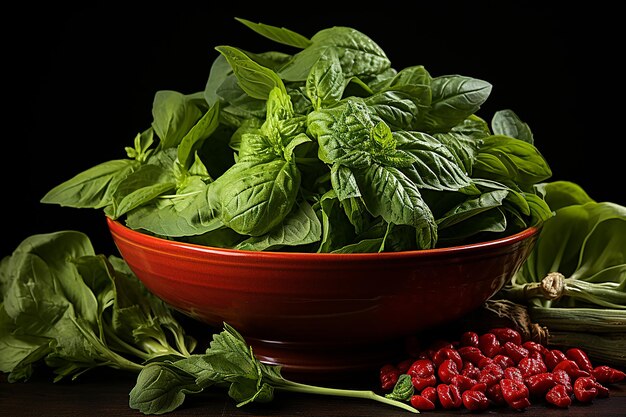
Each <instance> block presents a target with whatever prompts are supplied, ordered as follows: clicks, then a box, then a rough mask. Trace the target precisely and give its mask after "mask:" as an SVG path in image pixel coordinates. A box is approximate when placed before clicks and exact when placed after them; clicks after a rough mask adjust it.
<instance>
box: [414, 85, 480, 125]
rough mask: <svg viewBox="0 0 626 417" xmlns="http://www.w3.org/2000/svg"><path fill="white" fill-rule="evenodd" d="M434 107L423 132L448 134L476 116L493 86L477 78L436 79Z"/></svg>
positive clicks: (425, 119)
mask: <svg viewBox="0 0 626 417" xmlns="http://www.w3.org/2000/svg"><path fill="white" fill-rule="evenodd" d="M430 87H431V89H432V102H431V108H430V110H429V111H428V112H427V114H426V115H425V116H424V119H423V121H422V122H421V126H420V129H418V130H424V131H426V132H429V133H435V132H445V131H447V130H449V129H450V128H452V127H454V126H456V125H457V124H459V123H461V122H462V121H463V120H465V119H466V118H467V117H468V116H470V115H472V114H474V113H476V111H478V109H480V106H481V105H482V104H483V103H484V102H485V101H486V100H487V97H489V94H490V93H491V84H489V83H488V82H486V81H482V80H478V79H476V78H470V77H464V76H460V75H445V76H441V77H436V78H433V79H432V81H431V84H430Z"/></svg>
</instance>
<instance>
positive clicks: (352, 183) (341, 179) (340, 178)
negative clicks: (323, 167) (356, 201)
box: [330, 164, 361, 201]
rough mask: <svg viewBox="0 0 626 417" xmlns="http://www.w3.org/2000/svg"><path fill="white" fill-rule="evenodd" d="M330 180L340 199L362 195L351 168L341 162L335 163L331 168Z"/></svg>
mask: <svg viewBox="0 0 626 417" xmlns="http://www.w3.org/2000/svg"><path fill="white" fill-rule="evenodd" d="M330 181H331V184H332V186H333V190H334V191H335V193H336V197H337V198H338V199H339V201H343V200H346V199H348V198H355V197H361V191H360V190H359V186H358V184H357V181H356V178H355V176H354V173H353V172H352V170H350V168H348V167H346V166H344V165H341V164H333V166H332V168H331V170H330Z"/></svg>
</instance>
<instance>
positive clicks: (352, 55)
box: [279, 26, 391, 81]
mask: <svg viewBox="0 0 626 417" xmlns="http://www.w3.org/2000/svg"><path fill="white" fill-rule="evenodd" d="M311 42H312V43H311V45H310V46H308V47H307V48H305V49H304V50H302V51H300V52H298V53H297V54H296V55H294V56H293V58H292V59H291V60H290V61H289V62H288V63H287V64H285V66H284V67H283V68H282V69H281V70H280V72H279V74H280V76H281V78H283V79H284V80H287V81H306V79H307V77H308V75H309V73H310V71H311V68H312V67H313V65H315V63H316V62H317V60H318V59H319V58H320V56H322V55H323V54H325V53H326V50H327V49H328V48H335V49H336V51H337V56H338V57H339V62H340V63H341V68H342V71H343V73H344V75H345V77H346V78H348V77H351V76H353V75H356V76H367V75H375V74H378V73H381V72H383V71H385V70H387V69H388V68H389V67H390V65H391V63H390V62H389V59H388V58H387V56H386V55H385V52H384V51H383V50H382V49H381V48H380V46H378V45H377V44H376V43H375V42H374V41H373V40H371V39H370V38H369V37H367V36H366V35H364V34H363V33H361V32H359V31H357V30H355V29H352V28H347V27H341V26H336V27H332V28H328V29H323V30H321V31H319V32H317V33H316V34H315V35H314V36H313V37H312V38H311Z"/></svg>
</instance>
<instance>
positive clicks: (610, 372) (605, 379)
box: [591, 365, 626, 384]
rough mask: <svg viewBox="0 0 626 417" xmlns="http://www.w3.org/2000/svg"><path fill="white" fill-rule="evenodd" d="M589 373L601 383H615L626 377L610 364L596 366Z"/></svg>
mask: <svg viewBox="0 0 626 417" xmlns="http://www.w3.org/2000/svg"><path fill="white" fill-rule="evenodd" d="M591 375H593V377H594V378H595V379H596V381H598V382H599V383H601V384H616V383H618V382H621V381H623V380H624V379H625V378H626V374H625V373H624V372H622V371H619V370H617V369H614V368H611V367H610V366H606V365H602V366H596V367H595V368H593V369H592V370H591Z"/></svg>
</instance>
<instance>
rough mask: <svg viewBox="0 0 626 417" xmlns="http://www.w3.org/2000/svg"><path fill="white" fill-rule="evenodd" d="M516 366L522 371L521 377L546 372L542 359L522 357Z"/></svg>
mask: <svg viewBox="0 0 626 417" xmlns="http://www.w3.org/2000/svg"><path fill="white" fill-rule="evenodd" d="M517 367H518V368H519V370H520V371H521V372H522V377H523V378H524V379H526V378H528V377H529V376H531V375H536V374H540V373H543V372H548V368H547V367H546V364H545V363H543V361H540V360H537V359H532V358H524V359H522V360H521V361H519V363H518V364H517Z"/></svg>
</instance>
